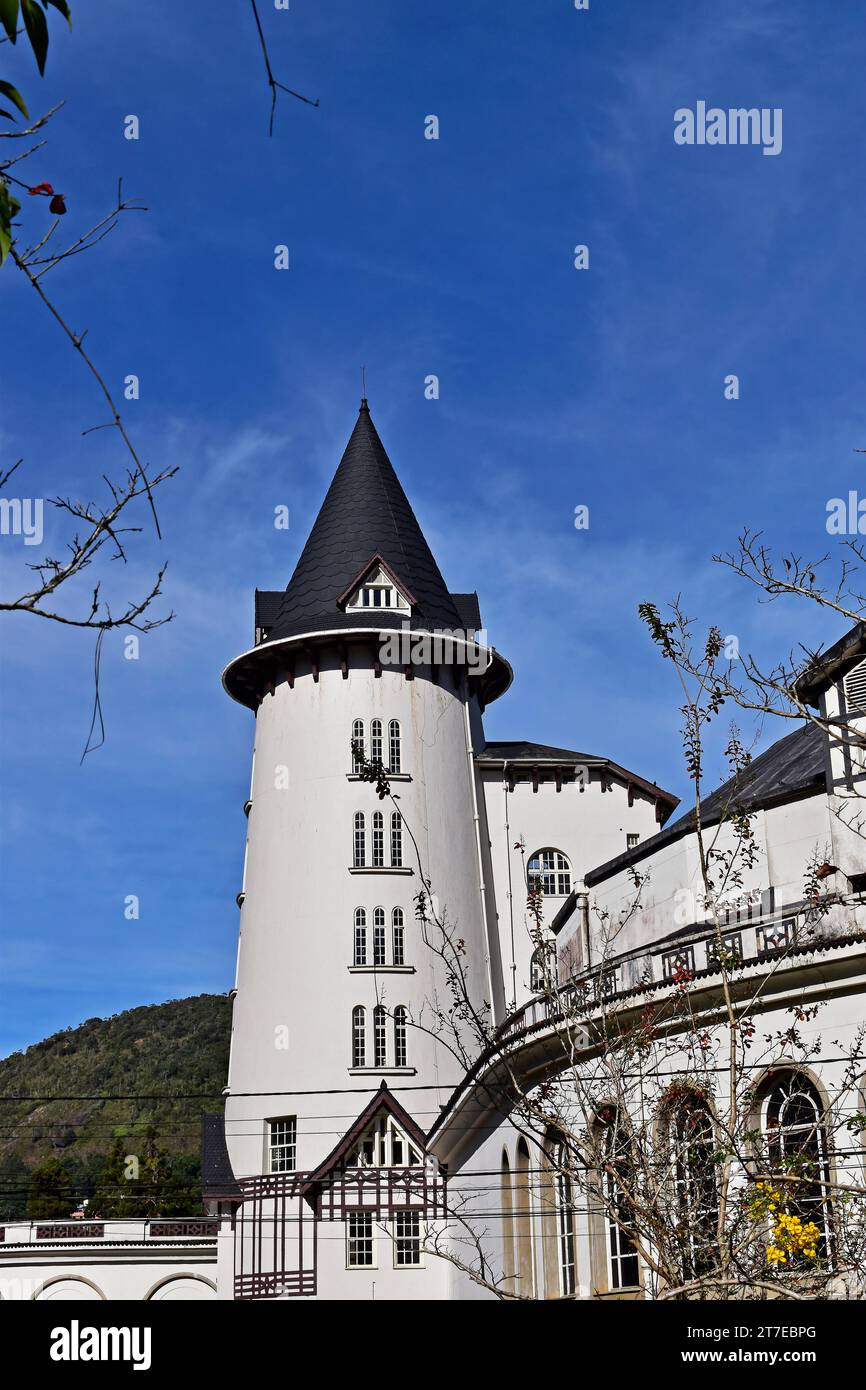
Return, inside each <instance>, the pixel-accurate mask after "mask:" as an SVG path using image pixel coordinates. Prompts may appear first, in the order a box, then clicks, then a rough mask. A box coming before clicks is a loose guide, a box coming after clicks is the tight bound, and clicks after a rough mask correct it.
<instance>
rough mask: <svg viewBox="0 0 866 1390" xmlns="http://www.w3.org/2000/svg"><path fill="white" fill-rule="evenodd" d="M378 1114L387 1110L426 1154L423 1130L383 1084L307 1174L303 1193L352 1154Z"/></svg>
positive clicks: (384, 1083)
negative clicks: (325, 1154) (333, 1145)
mask: <svg viewBox="0 0 866 1390" xmlns="http://www.w3.org/2000/svg"><path fill="white" fill-rule="evenodd" d="M380 1110H387V1112H388V1114H389V1115H391V1116H393V1118H394V1119H395V1120H396V1121H397V1123H398V1124H399V1125H400V1126H401V1127H402V1128H403V1129H404V1130H405V1131H406V1133H407V1134H408V1136H409V1138H410V1139H411V1140H412V1142H413V1143H414V1144H417V1146H418V1148H419V1149H420V1150H421V1152H422V1153H424V1152H426V1149H427V1139H426V1136H425V1134H424V1131H423V1129H421V1128H419V1126H418V1125H417V1124H416V1123H415V1121H414V1120H413V1119H412V1116H411V1115H410V1114H409V1113H408V1112H407V1111H406V1110H404V1109H403V1106H402V1105H401V1104H400V1102H399V1100H397V1099H396V1097H395V1096H393V1095H392V1094H391V1092H390V1091H389V1090H388V1086H387V1083H386V1082H385V1081H383V1082H382V1084H381V1086H380V1087H379V1089H378V1091H377V1092H376V1094H375V1095H374V1096H373V1099H372V1100H371V1101H370V1103H369V1105H366V1106H365V1107H364V1109H363V1110H362V1111H361V1113H360V1115H359V1116H358V1118H357V1120H356V1121H355V1123H354V1124H353V1125H352V1127H351V1129H349V1130H347V1131H346V1133H345V1134H344V1135H343V1138H342V1139H341V1140H340V1142H339V1144H337V1145H335V1147H334V1148H333V1149H332V1150H331V1152H330V1153H329V1154H328V1156H327V1158H323V1159H322V1162H321V1163H320V1164H319V1166H318V1168H316V1169H315V1170H314V1171H313V1172H312V1173H310V1175H309V1177H308V1179H307V1181H306V1182H305V1184H304V1190H305V1191H306V1190H307V1189H308V1188H309V1187H310V1186H312V1184H313V1183H317V1182H321V1180H322V1178H325V1177H327V1175H328V1173H330V1172H331V1171H332V1169H334V1168H336V1166H337V1165H338V1163H340V1162H341V1160H342V1159H344V1158H345V1157H346V1154H348V1153H351V1151H352V1149H353V1148H354V1147H355V1145H356V1144H357V1142H358V1140H359V1139H360V1138H361V1136H362V1134H363V1133H364V1131H365V1130H366V1128H367V1126H368V1125H369V1124H370V1123H371V1121H372V1120H374V1119H375V1118H376V1116H377V1115H378V1114H379V1112H380Z"/></svg>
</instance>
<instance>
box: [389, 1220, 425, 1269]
mask: <svg viewBox="0 0 866 1390" xmlns="http://www.w3.org/2000/svg"><path fill="white" fill-rule="evenodd" d="M420 1263H421V1214H420V1212H417V1211H395V1213H394V1267H395V1268H396V1269H412V1268H416V1269H417V1267H418V1265H420Z"/></svg>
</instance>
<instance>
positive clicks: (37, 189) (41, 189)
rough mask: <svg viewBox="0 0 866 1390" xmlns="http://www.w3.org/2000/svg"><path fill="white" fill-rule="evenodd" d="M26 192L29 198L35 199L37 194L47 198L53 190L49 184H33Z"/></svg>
mask: <svg viewBox="0 0 866 1390" xmlns="http://www.w3.org/2000/svg"><path fill="white" fill-rule="evenodd" d="M27 192H28V193H29V194H30V197H31V198H35V197H36V195H37V194H39V193H42V194H44V196H45V197H46V198H47V197H49V196H50V195H51V194H52V193H53V192H54V189H53V188H52V186H51V184H50V183H35V184H34V185H33V187H32V188H28V190H27Z"/></svg>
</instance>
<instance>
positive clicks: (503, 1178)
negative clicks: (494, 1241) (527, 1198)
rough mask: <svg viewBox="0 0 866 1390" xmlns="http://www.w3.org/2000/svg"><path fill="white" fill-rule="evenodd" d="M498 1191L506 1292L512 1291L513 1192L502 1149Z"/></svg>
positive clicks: (506, 1155) (505, 1155) (509, 1170)
mask: <svg viewBox="0 0 866 1390" xmlns="http://www.w3.org/2000/svg"><path fill="white" fill-rule="evenodd" d="M499 1191H500V1197H501V1203H500V1205H501V1207H502V1274H503V1287H504V1290H505V1292H506V1293H514V1274H515V1269H514V1229H513V1227H514V1221H513V1212H512V1207H513V1202H514V1194H513V1192H512V1189H511V1169H510V1168H509V1165H508V1154H507V1153H506V1152H505V1150H504V1149H503V1150H502V1168H501V1171H500V1175H499Z"/></svg>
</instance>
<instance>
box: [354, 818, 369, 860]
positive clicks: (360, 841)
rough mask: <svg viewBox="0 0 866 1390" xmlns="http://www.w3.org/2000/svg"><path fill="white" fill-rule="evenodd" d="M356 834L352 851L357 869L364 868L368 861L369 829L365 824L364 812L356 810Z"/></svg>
mask: <svg viewBox="0 0 866 1390" xmlns="http://www.w3.org/2000/svg"><path fill="white" fill-rule="evenodd" d="M354 827H355V834H354V842H353V852H352V864H353V866H354V868H356V869H363V867H364V865H365V863H366V861H367V831H366V827H365V825H364V812H363V811H356V812H355V821H354Z"/></svg>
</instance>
